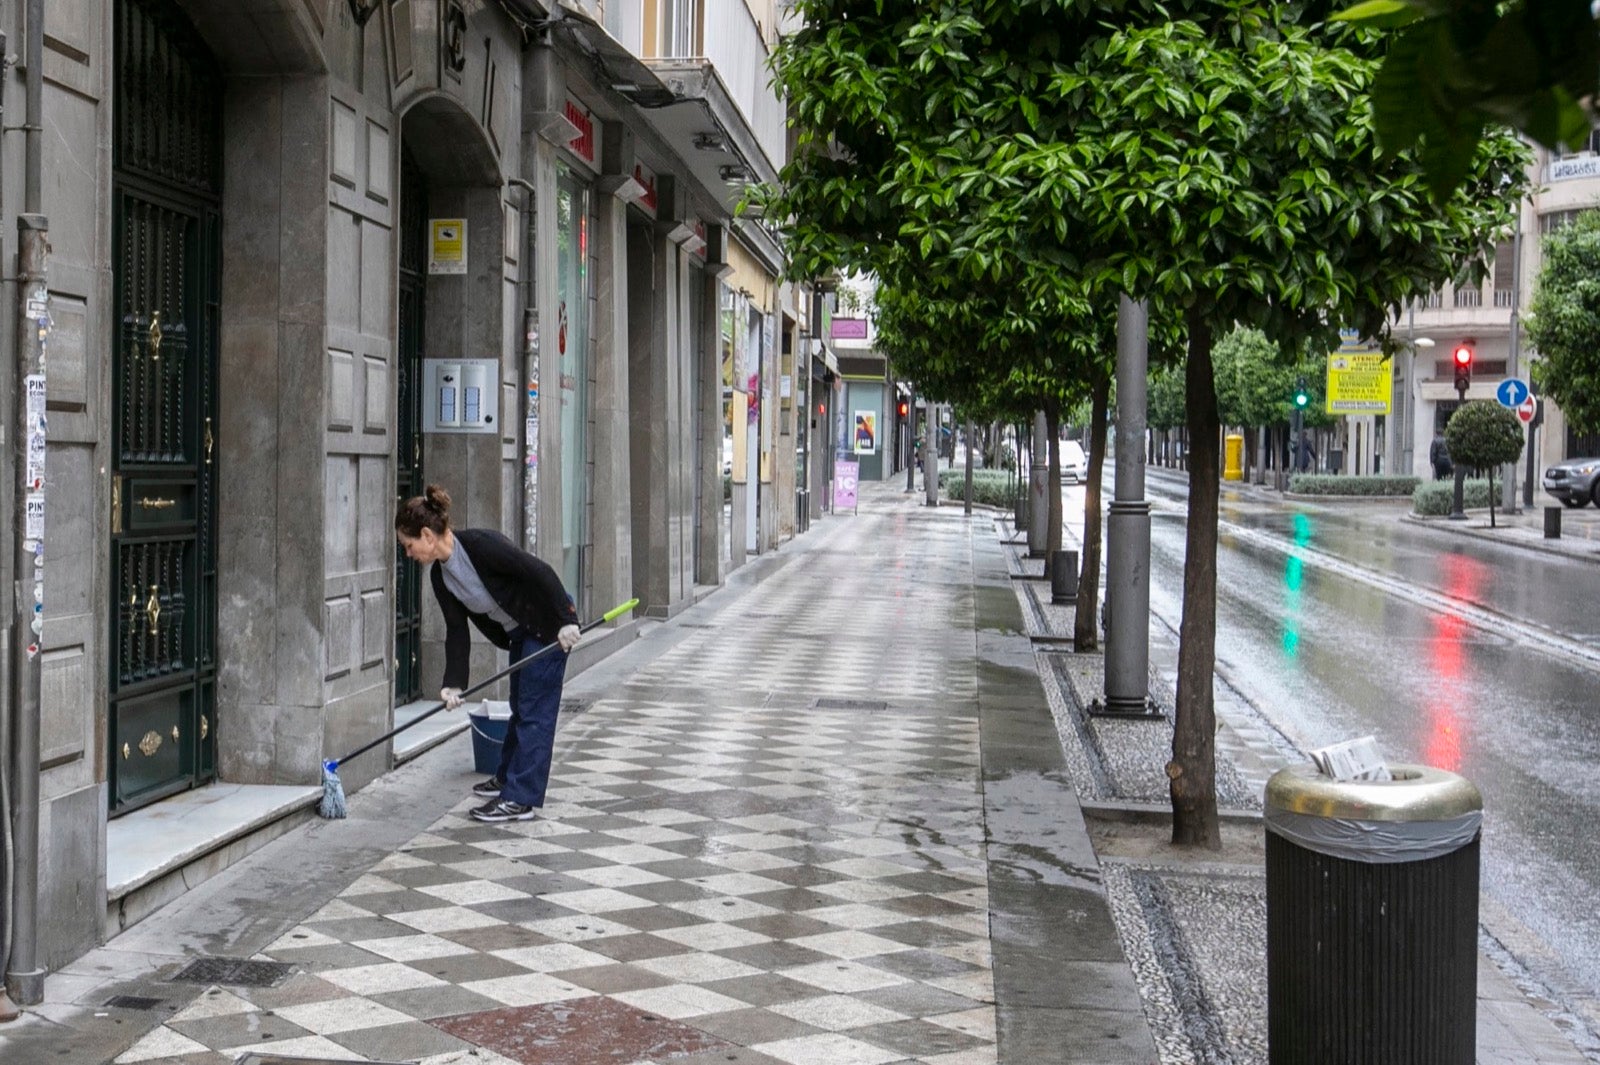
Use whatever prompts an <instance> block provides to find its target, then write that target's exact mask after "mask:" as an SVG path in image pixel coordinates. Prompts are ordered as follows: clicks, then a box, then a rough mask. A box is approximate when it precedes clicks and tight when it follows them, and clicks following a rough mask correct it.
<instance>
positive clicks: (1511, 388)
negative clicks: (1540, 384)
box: [1494, 377, 1533, 410]
mask: <svg viewBox="0 0 1600 1065" xmlns="http://www.w3.org/2000/svg"><path fill="white" fill-rule="evenodd" d="M1532 393H1533V390H1532V389H1530V388H1529V387H1528V382H1526V381H1524V380H1523V379H1522V378H1520V377H1508V378H1506V379H1505V380H1504V381H1501V382H1500V387H1498V388H1496V389H1495V390H1494V398H1496V399H1498V400H1499V401H1500V405H1501V406H1502V407H1510V408H1511V409H1512V410H1516V409H1517V408H1518V407H1520V406H1522V404H1523V403H1524V402H1526V401H1527V399H1528V397H1529V396H1530V395H1532Z"/></svg>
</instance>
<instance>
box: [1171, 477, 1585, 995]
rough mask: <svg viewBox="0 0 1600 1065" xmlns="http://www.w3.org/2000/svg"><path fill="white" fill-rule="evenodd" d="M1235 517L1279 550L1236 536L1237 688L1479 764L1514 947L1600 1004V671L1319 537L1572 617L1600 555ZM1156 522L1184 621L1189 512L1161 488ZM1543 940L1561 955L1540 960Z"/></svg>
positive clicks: (1224, 553)
mask: <svg viewBox="0 0 1600 1065" xmlns="http://www.w3.org/2000/svg"><path fill="white" fill-rule="evenodd" d="M1167 491H1168V492H1170V489H1168V490H1167ZM1152 496H1153V497H1154V498H1156V499H1157V500H1158V501H1159V500H1160V499H1161V496H1160V495H1158V494H1157V493H1156V492H1154V491H1153V492H1152ZM1169 498H1170V496H1169ZM1223 520H1224V522H1231V523H1234V524H1235V525H1236V526H1240V527H1244V528H1247V529H1252V530H1265V531H1269V532H1271V533H1273V534H1274V536H1273V539H1274V540H1275V541H1276V542H1277V543H1278V545H1279V547H1280V549H1277V550H1275V549H1274V548H1273V547H1272V546H1270V545H1267V544H1263V543H1261V542H1260V540H1259V538H1257V537H1246V536H1241V535H1238V533H1237V530H1235V531H1234V532H1231V533H1230V532H1229V531H1228V529H1227V528H1226V527H1225V528H1224V530H1223V532H1222V534H1221V536H1220V540H1219V551H1218V569H1217V578H1218V603H1217V657H1218V661H1219V664H1220V665H1222V666H1225V667H1226V668H1227V670H1228V671H1229V673H1228V675H1229V676H1230V678H1233V679H1234V680H1235V681H1236V686H1238V687H1239V688H1240V690H1241V692H1242V693H1243V694H1244V695H1245V696H1246V697H1247V698H1248V699H1249V700H1250V701H1251V702H1252V703H1253V704H1254V705H1256V706H1257V707H1259V708H1260V709H1261V710H1262V711H1263V712H1264V713H1265V714H1266V715H1267V716H1268V717H1269V718H1270V719H1271V720H1272V721H1273V722H1274V723H1275V724H1277V725H1278V726H1279V727H1280V728H1282V729H1283V731H1284V732H1285V733H1286V734H1288V735H1289V736H1290V737H1291V738H1292V739H1294V740H1295V741H1296V742H1297V743H1300V744H1301V745H1303V746H1318V745H1321V744H1326V743H1332V742H1335V741H1337V740H1343V739H1348V738H1351V737H1354V736H1361V735H1366V734H1368V733H1370V734H1372V735H1375V736H1376V737H1377V739H1378V743H1379V746H1380V748H1381V749H1382V750H1383V751H1384V752H1385V753H1386V754H1387V756H1388V757H1390V758H1391V759H1393V760H1396V761H1420V762H1425V763H1427V764H1430V765H1436V766H1440V767H1442V768H1445V769H1450V770H1453V771H1455V772H1459V773H1461V774H1463V775H1465V776H1467V777H1468V778H1469V779H1471V780H1473V781H1474V782H1475V783H1476V784H1477V785H1478V787H1479V788H1480V789H1481V790H1482V792H1483V795H1484V800H1485V806H1486V817H1485V842H1484V890H1485V892H1486V894H1487V895H1488V896H1490V898H1491V899H1493V900H1494V902H1496V903H1497V904H1499V905H1500V906H1503V907H1504V909H1505V911H1506V912H1507V913H1508V914H1509V915H1510V916H1511V917H1512V918H1514V920H1515V921H1516V922H1517V923H1519V924H1520V925H1522V926H1525V929H1526V930H1528V931H1530V932H1531V933H1532V934H1533V936H1534V937H1535V939H1536V940H1537V941H1538V942H1534V943H1521V944H1508V945H1513V946H1520V947H1522V948H1523V949H1521V950H1519V951H1518V953H1519V954H1520V955H1522V956H1523V957H1524V960H1525V962H1527V963H1528V964H1530V967H1531V968H1533V969H1534V971H1535V972H1536V973H1540V974H1541V975H1543V976H1544V977H1545V978H1546V979H1547V980H1551V981H1559V982H1561V983H1566V982H1567V979H1568V978H1570V979H1571V981H1572V984H1573V985H1574V989H1575V990H1577V991H1578V993H1579V996H1580V997H1587V998H1590V999H1591V1002H1592V1003H1600V914H1597V913H1596V908H1595V905H1594V900H1595V899H1596V898H1597V897H1600V838H1597V836H1596V833H1594V832H1593V830H1592V827H1591V826H1592V825H1593V824H1594V823H1595V821H1596V818H1597V816H1600V782H1597V779H1596V778H1597V769H1600V728H1597V727H1596V726H1597V724H1600V673H1596V672H1595V671H1594V670H1592V669H1590V668H1585V667H1584V666H1582V665H1581V664H1577V663H1575V662H1573V661H1571V660H1568V659H1563V658H1559V657H1556V656H1553V655H1551V654H1548V653H1546V652H1544V651H1541V650H1539V649H1537V648H1535V647H1532V646H1529V645H1528V644H1526V643H1525V642H1521V641H1519V640H1518V639H1516V638H1514V637H1515V633H1514V632H1512V633H1511V634H1510V635H1508V634H1507V632H1506V631H1500V632H1496V631H1487V630H1485V629H1484V628H1481V627H1479V626H1478V625H1476V624H1474V623H1473V622H1472V621H1471V620H1469V619H1466V618H1463V617H1461V616H1459V615H1458V614H1454V613H1451V612H1449V611H1448V610H1440V609H1437V608H1436V607H1434V606H1430V605H1428V604H1426V603H1424V602H1419V601H1415V600H1411V599H1408V598H1407V597H1406V595H1405V594H1404V592H1403V591H1402V590H1397V589H1395V588H1390V589H1387V590H1386V589H1383V588H1380V587H1375V586H1373V585H1372V584H1369V583H1366V582H1364V581H1361V580H1358V579H1355V578H1353V577H1351V576H1350V575H1348V574H1345V573H1339V572H1332V571H1330V570H1329V569H1328V568H1327V567H1326V565H1325V563H1324V562H1323V560H1321V559H1320V558H1319V556H1318V555H1317V554H1316V552H1326V553H1329V554H1332V555H1335V556H1337V557H1339V558H1342V559H1346V560H1348V561H1351V562H1356V563H1358V564H1360V565H1362V566H1364V567H1366V568H1369V569H1374V570H1378V571H1380V572H1381V573H1384V574H1387V575H1389V576H1391V577H1397V578H1400V579H1401V580H1403V581H1404V582H1405V583H1407V584H1413V585H1420V586H1422V587H1424V588H1427V589H1430V590H1432V591H1433V592H1435V593H1441V594H1445V595H1448V596H1450V597H1452V598H1453V599H1455V600H1457V601H1459V602H1463V603H1468V604H1473V605H1477V606H1486V607H1489V608H1491V609H1495V610H1498V611H1501V612H1504V613H1507V614H1510V615H1512V616H1514V617H1525V618H1528V619H1529V620H1532V621H1534V622H1535V623H1537V624H1540V625H1544V626H1547V627H1550V628H1553V629H1559V630H1561V631H1565V632H1567V633H1572V634H1578V633H1588V632H1596V631H1600V606H1597V604H1600V565H1595V564H1594V563H1585V562H1576V561H1568V560H1563V559H1559V558H1554V557H1549V556H1543V555H1534V554H1532V553H1531V552H1522V551H1517V550H1515V549H1510V548H1502V547H1500V546H1499V545H1496V544H1489V543H1483V542H1481V541H1475V540H1465V539H1463V540H1460V541H1455V540H1451V539H1448V538H1446V537H1443V536H1438V535H1435V534H1432V533H1430V532H1429V531H1428V530H1425V529H1418V530H1413V529H1412V528H1411V527H1409V526H1403V525H1399V524H1398V522H1397V521H1396V520H1395V519H1394V517H1393V516H1392V514H1389V515H1385V514H1373V513H1359V512H1358V513H1354V514H1352V513H1350V512H1349V511H1337V510H1328V509H1325V508H1305V509H1301V510H1292V509H1289V508H1287V507H1279V508H1277V509H1273V510H1271V511H1268V510H1267V509H1266V508H1264V507H1262V506H1260V505H1255V506H1240V505H1234V504H1230V505H1227V506H1225V507H1224V510H1223ZM1153 524H1154V529H1153V534H1152V553H1153V559H1152V574H1151V593H1152V594H1151V600H1152V607H1153V609H1155V610H1156V612H1157V613H1158V614H1160V615H1161V616H1162V617H1163V618H1165V619H1166V620H1167V621H1168V622H1170V623H1171V624H1174V625H1175V624H1176V623H1177V620H1178V617H1179V610H1180V606H1181V603H1180V597H1181V590H1182V566H1183V542H1184V529H1183V515H1182V511H1181V509H1178V508H1176V507H1173V506H1161V505H1159V504H1158V506H1157V509H1156V512H1155V517H1154V520H1153ZM1285 550H1288V551H1290V552H1291V554H1289V555H1288V557H1285V554H1284V551H1285ZM1295 551H1301V552H1304V553H1303V554H1295V553H1293V552H1295ZM1497 931H1498V930H1497ZM1517 931H1518V933H1519V934H1520V932H1521V930H1517ZM1541 946H1542V948H1543V949H1541ZM1546 951H1547V952H1548V958H1552V959H1557V960H1558V961H1559V967H1560V969H1561V970H1564V971H1552V970H1551V969H1549V968H1548V967H1547V966H1546V965H1545V964H1544V963H1543V962H1541V961H1540V959H1539V958H1538V955H1539V954H1543V953H1545V952H1546ZM1541 970H1542V971H1541ZM1596 1013H1600V1010H1597V1011H1596ZM1593 1015H1594V1014H1591V1016H1593Z"/></svg>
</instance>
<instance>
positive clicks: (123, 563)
mask: <svg viewBox="0 0 1600 1065" xmlns="http://www.w3.org/2000/svg"><path fill="white" fill-rule="evenodd" d="M115 19H116V31H115V32H116V71H115V79H116V93H115V95H114V99H115V101H116V108H117V113H116V121H115V141H114V161H115V173H114V181H113V187H112V196H113V206H114V223H113V239H114V253H113V254H114V259H113V269H114V274H115V299H116V307H117V313H118V316H119V324H118V328H117V329H116V330H115V334H114V337H113V341H112V345H113V350H112V359H111V362H112V389H113V393H112V399H113V401H112V433H111V438H112V442H113V448H112V470H111V474H112V479H111V508H110V510H111V519H110V524H111V530H110V531H111V589H112V594H113V596H114V599H113V602H112V604H111V610H110V619H111V632H110V634H109V638H110V647H111V654H110V656H109V658H110V672H111V676H110V711H109V713H110V721H109V727H108V728H107V730H106V734H107V737H108V739H109V742H110V748H111V750H110V771H109V785H110V789H109V790H110V801H111V812H112V813H113V814H119V813H126V812H127V811H128V810H131V809H134V808H135V807H137V806H142V805H144V804H146V803H149V802H152V801H154V800H156V799H159V798H161V797H163V796H166V795H170V794H172V793H173V792H177V791H182V790H185V789H187V788H191V787H194V786H195V785H197V784H201V783H204V782H205V781H207V780H210V779H211V778H212V777H213V776H215V773H216V758H215V750H216V738H217V720H216V686H215V677H216V665H217V662H216V643H217V641H216V636H217V633H216V629H217V609H216V603H217V569H216V484H217V456H216V435H217V428H218V427H217V410H216V391H215V383H216V376H217V334H218V321H219V318H218V315H219V269H220V258H221V257H220V240H219V236H220V229H221V219H220V215H219V211H218V200H219V194H220V192H221V174H222V124H221V117H222V113H221V100H222V92H223V79H222V75H221V72H220V70H219V68H218V67H217V65H216V62H215V60H214V59H213V58H212V56H211V54H210V52H209V51H208V50H207V48H206V46H205V44H204V42H202V41H201V40H200V38H199V35H198V34H196V33H195V31H194V28H193V26H191V25H190V24H189V22H188V20H187V19H186V18H185V16H184V15H183V14H182V12H181V11H179V10H178V8H177V6H176V5H175V4H173V3H172V2H171V0H117V4H116V14H115Z"/></svg>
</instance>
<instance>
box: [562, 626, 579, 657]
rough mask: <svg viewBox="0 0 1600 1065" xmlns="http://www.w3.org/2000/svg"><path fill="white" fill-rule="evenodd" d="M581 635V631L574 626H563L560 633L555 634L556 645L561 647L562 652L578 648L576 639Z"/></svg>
mask: <svg viewBox="0 0 1600 1065" xmlns="http://www.w3.org/2000/svg"><path fill="white" fill-rule="evenodd" d="M582 635H583V630H582V629H580V628H578V626H576V625H563V626H561V631H560V632H558V633H556V643H559V644H560V645H561V649H562V650H563V651H571V650H572V649H573V648H574V647H576V646H578V639H579V637H581V636H582Z"/></svg>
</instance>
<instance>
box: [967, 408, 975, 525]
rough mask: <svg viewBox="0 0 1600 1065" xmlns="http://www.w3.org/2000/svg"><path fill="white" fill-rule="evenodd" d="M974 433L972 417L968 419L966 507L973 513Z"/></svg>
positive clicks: (969, 512) (968, 511)
mask: <svg viewBox="0 0 1600 1065" xmlns="http://www.w3.org/2000/svg"><path fill="white" fill-rule="evenodd" d="M973 435H974V433H973V428H972V421H971V420H970V419H968V421H967V484H966V489H967V491H966V507H965V510H966V513H968V514H971V513H972V445H973V443H974V441H973V439H972V438H973Z"/></svg>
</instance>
